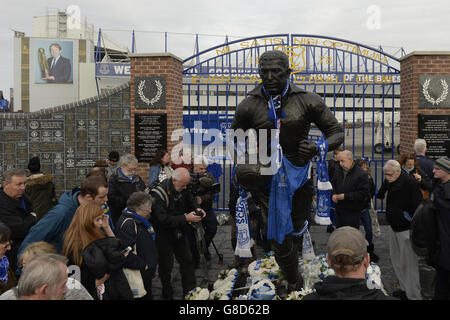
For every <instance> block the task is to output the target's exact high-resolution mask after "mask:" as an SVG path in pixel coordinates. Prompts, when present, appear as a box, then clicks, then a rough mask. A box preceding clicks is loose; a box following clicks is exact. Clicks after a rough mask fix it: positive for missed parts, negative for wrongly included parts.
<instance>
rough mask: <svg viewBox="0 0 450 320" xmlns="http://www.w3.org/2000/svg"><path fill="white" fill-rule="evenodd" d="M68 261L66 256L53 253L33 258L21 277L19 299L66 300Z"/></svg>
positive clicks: (18, 291) (18, 289)
mask: <svg viewBox="0 0 450 320" xmlns="http://www.w3.org/2000/svg"><path fill="white" fill-rule="evenodd" d="M67 261H68V260H67V258H66V257H64V256H61V255H57V254H51V253H47V254H38V255H35V256H34V257H33V258H31V259H30V260H29V261H28V262H27V264H26V266H25V267H24V268H23V271H22V275H21V277H20V279H19V284H18V286H17V293H18V297H19V299H18V300H64V295H65V294H66V292H67V287H66V283H67V279H68V277H67Z"/></svg>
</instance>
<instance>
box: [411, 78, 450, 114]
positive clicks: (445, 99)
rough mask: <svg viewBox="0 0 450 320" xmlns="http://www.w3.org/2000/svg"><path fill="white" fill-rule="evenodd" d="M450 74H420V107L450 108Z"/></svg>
mask: <svg viewBox="0 0 450 320" xmlns="http://www.w3.org/2000/svg"><path fill="white" fill-rule="evenodd" d="M449 85H450V76H444V75H426V74H424V75H420V76H419V109H433V108H450V93H449V88H448V86H449Z"/></svg>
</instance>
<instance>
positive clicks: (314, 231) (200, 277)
mask: <svg viewBox="0 0 450 320" xmlns="http://www.w3.org/2000/svg"><path fill="white" fill-rule="evenodd" d="M230 223H231V222H229V223H227V224H225V225H222V226H219V227H218V230H217V234H216V236H215V237H214V243H215V245H216V247H217V249H218V251H219V253H221V254H222V255H223V263H222V264H218V256H217V254H216V251H215V250H214V247H213V246H212V245H211V246H210V248H209V252H210V253H211V256H212V259H211V260H210V261H209V262H208V263H207V267H208V268H207V272H206V273H207V274H205V268H204V266H203V265H202V264H200V266H199V268H198V269H196V271H195V273H196V277H197V285H199V286H200V284H202V282H203V284H205V283H206V282H207V281H206V279H209V282H210V283H214V282H215V281H216V280H217V275H218V274H219V272H220V271H221V270H226V269H229V265H231V264H233V262H234V251H233V249H232V246H231V240H230V239H231V237H230V235H231V224H230ZM388 228H390V227H389V226H388V225H380V229H381V234H380V236H379V237H375V236H374V238H373V242H374V245H375V253H376V254H377V255H378V256H379V257H380V261H379V262H378V263H377V264H378V266H379V267H380V269H381V280H382V282H383V285H384V288H385V290H386V292H387V293H388V294H389V295H392V292H393V291H395V290H397V289H399V288H400V287H399V283H398V280H397V278H396V276H395V273H394V270H393V268H392V265H391V261H390V258H389V240H388ZM361 231H362V232H363V233H364V229H363V227H362V226H361ZM310 233H311V238H312V240H313V243H314V252H315V254H316V255H319V254H322V253H326V244H327V241H328V237H329V236H330V234H329V233H327V232H326V226H321V225H312V226H311V229H310ZM256 252H257V256H258V257H262V256H263V255H264V252H263V250H262V249H261V248H260V247H259V246H257V247H256ZM172 284H173V288H174V299H175V300H181V299H183V296H182V288H181V276H180V272H179V265H178V263H177V262H176V260H175V263H174V269H173V272H172ZM202 287H205V286H204V285H202ZM153 295H154V299H155V300H161V299H162V295H161V282H160V280H159V278H158V277H157V278H155V279H154V280H153Z"/></svg>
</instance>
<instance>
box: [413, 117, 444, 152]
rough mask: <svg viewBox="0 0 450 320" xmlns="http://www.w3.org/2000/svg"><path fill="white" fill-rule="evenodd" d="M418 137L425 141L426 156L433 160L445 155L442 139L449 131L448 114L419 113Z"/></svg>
mask: <svg viewBox="0 0 450 320" xmlns="http://www.w3.org/2000/svg"><path fill="white" fill-rule="evenodd" d="M418 116H419V138H422V139H425V141H426V142H427V156H428V157H429V158H431V159H433V160H436V159H438V158H440V157H443V156H445V154H446V153H445V148H444V141H446V140H448V139H449V138H450V137H449V133H450V114H419V115H418Z"/></svg>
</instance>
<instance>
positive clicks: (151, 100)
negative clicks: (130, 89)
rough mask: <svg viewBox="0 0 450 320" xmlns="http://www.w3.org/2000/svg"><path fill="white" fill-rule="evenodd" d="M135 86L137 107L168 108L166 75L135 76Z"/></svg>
mask: <svg viewBox="0 0 450 320" xmlns="http://www.w3.org/2000/svg"><path fill="white" fill-rule="evenodd" d="M134 86H135V87H134V92H135V97H134V102H135V107H136V109H165V108H166V77H162V76H152V77H135V78H134Z"/></svg>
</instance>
